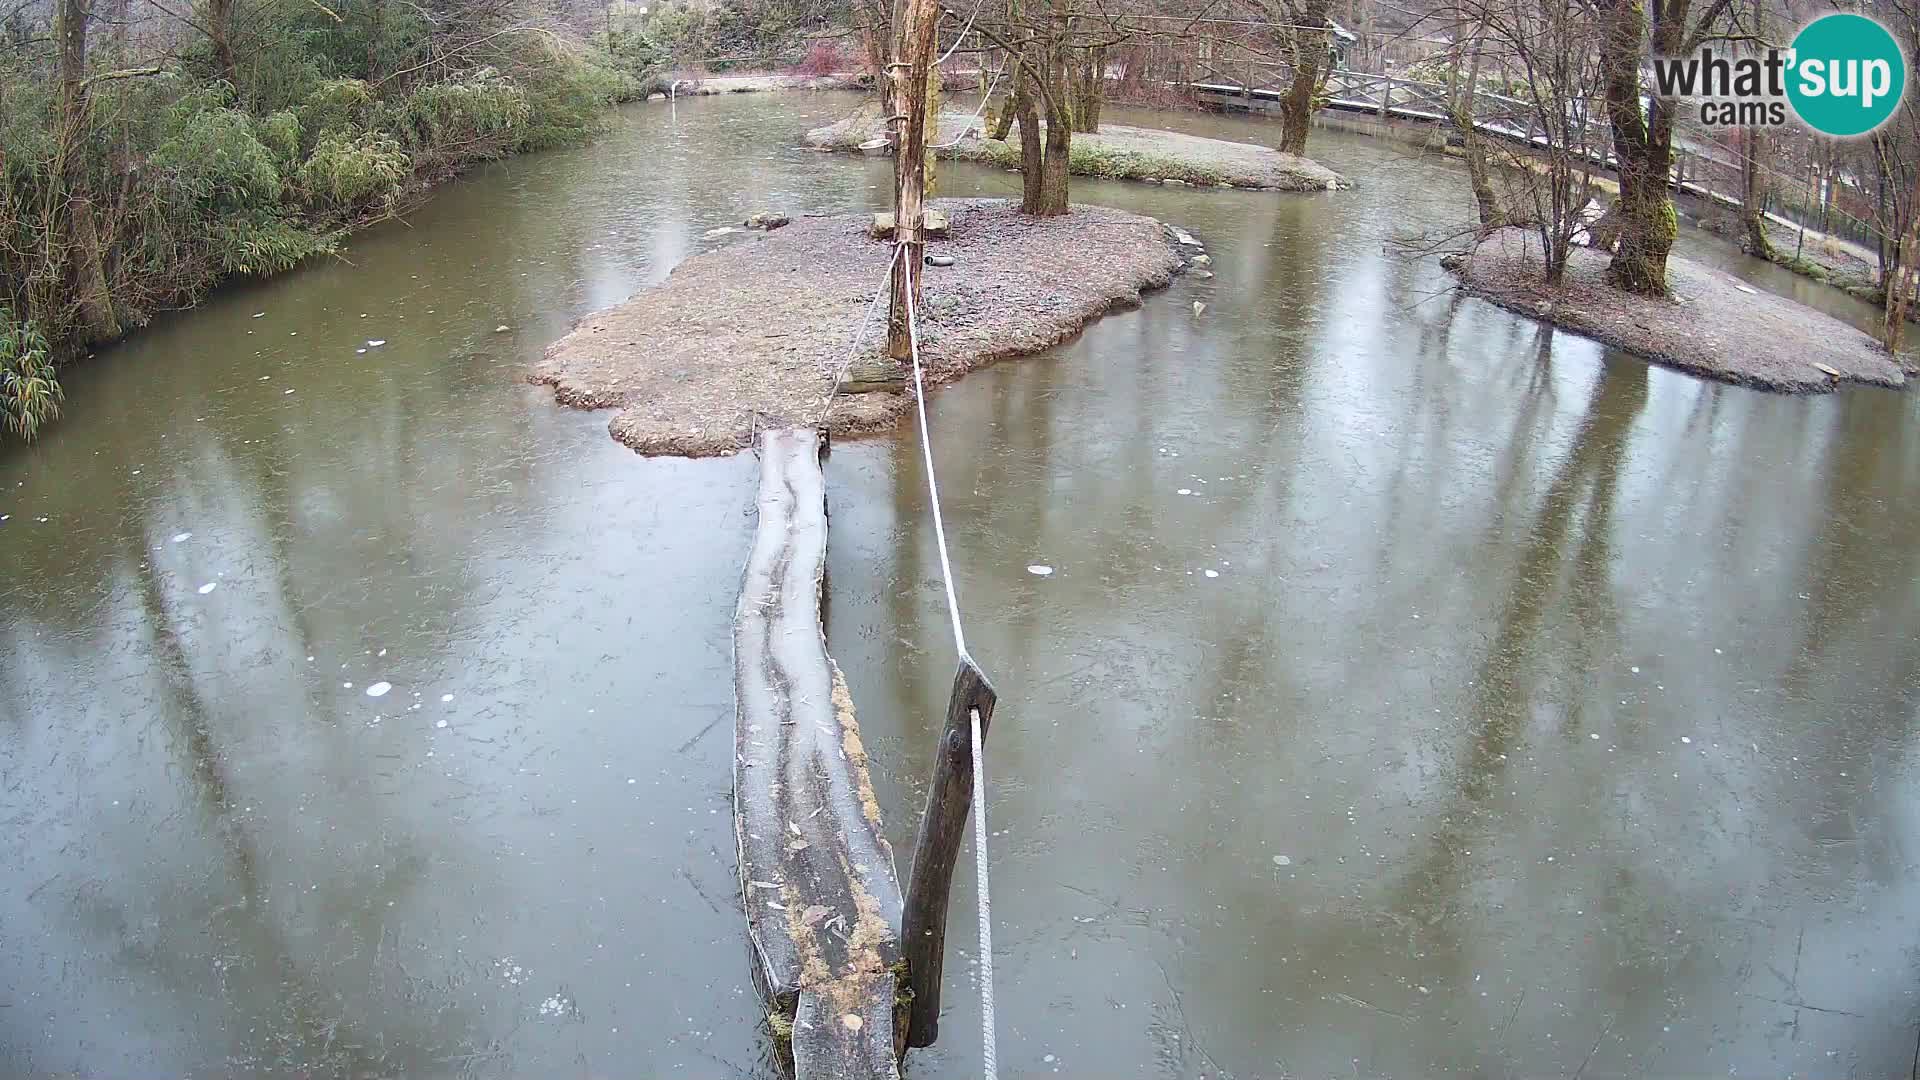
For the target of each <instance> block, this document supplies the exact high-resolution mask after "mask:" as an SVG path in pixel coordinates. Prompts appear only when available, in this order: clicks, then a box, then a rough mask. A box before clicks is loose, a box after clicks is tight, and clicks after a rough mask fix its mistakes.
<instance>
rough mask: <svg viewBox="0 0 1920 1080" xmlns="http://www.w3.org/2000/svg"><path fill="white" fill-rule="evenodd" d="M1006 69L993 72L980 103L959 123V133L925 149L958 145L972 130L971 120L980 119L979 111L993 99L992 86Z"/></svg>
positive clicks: (950, 147)
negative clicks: (947, 140) (971, 113)
mask: <svg viewBox="0 0 1920 1080" xmlns="http://www.w3.org/2000/svg"><path fill="white" fill-rule="evenodd" d="M1006 70H1007V69H1006V68H1000V69H999V70H997V71H995V72H994V73H993V79H992V81H991V82H989V83H987V91H986V93H984V94H981V95H980V104H978V105H975V106H974V107H973V115H972V116H970V117H968V118H967V122H966V123H964V124H962V125H960V134H958V135H955V136H954V137H953V141H951V142H943V143H934V144H933V145H932V146H929V147H927V149H929V150H950V149H952V148H953V147H956V146H959V145H960V142H961V140H962V139H965V138H966V137H967V132H969V131H972V130H973V122H974V121H975V120H978V119H980V114H981V113H983V112H986V111H987V102H988V101H990V100H992V99H993V88H994V87H995V86H998V85H999V84H1000V76H1001V75H1003V74H1005V73H1006Z"/></svg>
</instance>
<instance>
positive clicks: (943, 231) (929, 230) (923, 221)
mask: <svg viewBox="0 0 1920 1080" xmlns="http://www.w3.org/2000/svg"><path fill="white" fill-rule="evenodd" d="M952 228H953V226H952V223H951V222H949V221H948V220H947V215H946V213H945V212H944V211H940V210H923V211H921V212H920V235H921V236H923V237H926V238H928V239H932V240H940V239H944V238H945V237H946V235H947V233H948V232H950V231H951V230H952Z"/></svg>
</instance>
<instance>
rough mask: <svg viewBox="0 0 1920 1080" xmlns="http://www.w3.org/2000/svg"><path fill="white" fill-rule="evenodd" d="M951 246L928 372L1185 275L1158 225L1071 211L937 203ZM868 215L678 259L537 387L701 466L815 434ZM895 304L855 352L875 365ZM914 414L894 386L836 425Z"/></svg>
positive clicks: (1066, 329)
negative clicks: (785, 428) (1034, 213)
mask: <svg viewBox="0 0 1920 1080" xmlns="http://www.w3.org/2000/svg"><path fill="white" fill-rule="evenodd" d="M935 205H937V206H939V207H940V208H942V209H944V210H946V211H947V212H948V214H949V215H950V218H951V220H952V236H951V238H950V239H947V240H942V241H935V242H934V243H932V244H930V245H929V251H931V252H938V253H944V254H949V255H952V256H954V259H955V265H954V266H952V267H946V268H939V267H928V268H927V269H926V276H925V279H924V281H925V287H924V297H925V299H924V305H925V306H924V309H923V310H922V312H921V323H920V327H921V341H922V343H923V353H922V360H923V362H924V364H925V365H926V368H927V375H928V378H929V379H931V380H932V381H933V382H934V383H942V382H947V381H950V380H952V379H955V378H958V377H959V376H960V375H962V374H964V373H965V372H967V371H970V370H972V369H974V368H976V367H979V366H981V365H983V364H987V363H990V362H992V361H994V360H997V359H1001V358H1004V357H1010V356H1020V355H1026V354H1030V353H1034V352H1038V351H1040V350H1042V349H1045V348H1047V347H1049V346H1052V345H1055V344H1058V343H1059V342H1061V341H1063V340H1065V339H1067V338H1068V337H1070V336H1072V335H1073V334H1074V333H1076V332H1077V331H1079V330H1080V328H1081V327H1083V326H1085V325H1086V324H1087V323H1089V322H1091V321H1092V320H1093V319H1095V318H1097V317H1099V316H1100V315H1101V314H1102V313H1104V312H1106V311H1108V310H1111V309H1113V308H1115V307H1120V306H1127V305H1132V304H1137V303H1138V302H1139V300H1140V294H1141V291H1142V290H1145V289H1150V288H1157V287H1159V286H1162V285H1165V284H1166V283H1167V282H1168V281H1170V280H1171V279H1172V278H1173V275H1174V274H1175V273H1176V272H1177V271H1178V270H1179V268H1180V265H1181V259H1180V256H1179V255H1178V254H1177V253H1176V251H1175V250H1174V247H1173V246H1172V242H1171V241H1170V240H1169V239H1168V237H1167V233H1166V229H1165V227H1164V226H1162V225H1161V224H1160V223H1159V222H1157V221H1155V220H1153V219H1152V218H1146V217H1141V216H1139V215H1136V214H1127V213H1122V212H1120V211H1117V210H1107V209H1103V208H1098V207H1080V206H1076V207H1074V209H1073V212H1072V213H1071V214H1069V215H1067V216H1065V217H1059V218H1029V217H1024V216H1022V215H1020V214H1019V213H1018V212H1016V211H1015V210H1014V209H1012V208H1011V207H1010V206H1008V205H1007V204H1006V203H1004V202H1002V201H999V200H941V201H939V202H937V203H936V204H935ZM867 221H868V218H867V215H864V214H858V215H842V216H836V217H819V218H802V219H800V220H798V221H795V222H794V223H793V224H792V225H789V226H788V227H786V228H784V229H780V230H777V231H775V232H773V233H771V234H768V235H765V236H754V237H753V238H751V239H748V240H745V241H741V242H737V243H732V244H729V245H728V246H726V247H723V248H721V249H719V250H717V251H711V252H707V253H705V254H701V255H696V256H694V257H692V258H690V259H688V260H687V261H686V262H684V263H682V264H680V266H678V267H677V268H675V270H674V271H673V273H672V274H671V275H669V276H668V278H667V280H666V281H665V282H664V283H663V284H661V285H659V286H657V287H655V288H651V289H648V290H646V291H644V292H642V293H640V294H639V295H637V296H635V297H633V298H632V299H631V300H628V301H627V302H626V303H624V304H621V305H620V306H618V307H615V308H612V309H610V310H608V311H603V312H601V313H599V314H597V315H594V316H591V317H589V318H588V319H587V320H586V321H585V322H583V323H582V324H581V325H580V326H579V327H577V328H575V329H574V330H573V332H571V333H569V334H568V335H567V336H566V337H564V338H561V339H560V340H559V341H557V342H555V343H554V344H553V345H552V346H550V347H549V348H548V349H547V354H546V357H545V359H544V360H542V361H541V363H540V365H539V366H538V368H537V369H536V370H535V371H534V373H533V376H532V378H533V380H534V381H535V382H539V383H545V384H547V385H550V386H552V387H553V388H554V392H555V396H556V397H557V398H558V399H559V401H560V402H562V403H563V404H567V405H573V406H577V407H580V408H613V409H618V410H620V411H619V413H618V414H617V415H615V416H614V418H613V420H612V422H611V424H610V425H609V427H610V429H611V431H612V432H613V436H614V437H615V438H616V439H619V440H620V441H621V442H623V443H626V444H627V445H629V446H631V447H633V448H634V449H636V450H638V451H640V452H641V453H645V454H677V455H685V456H688V457H705V456H710V455H715V454H727V453H732V452H734V451H736V450H740V449H742V448H744V447H746V446H747V445H749V444H750V442H751V439H752V433H753V431H754V429H755V428H756V427H767V426H775V425H792V424H813V423H816V422H817V421H818V420H819V418H820V417H821V414H822V412H823V409H824V406H825V404H826V402H827V401H828V399H829V397H830V396H831V391H832V388H833V385H834V380H835V377H836V376H837V374H838V373H839V370H840V367H841V365H842V363H843V362H844V361H845V360H846V358H847V353H848V342H849V341H850V339H851V338H852V336H853V332H854V328H855V327H856V326H858V325H859V323H860V320H861V318H862V316H863V315H864V314H865V313H866V309H867V306H868V304H869V302H870V301H871V300H872V299H873V296H874V293H875V292H876V291H877V290H878V289H879V288H880V285H881V282H882V276H883V273H884V271H885V269H886V266H887V261H888V258H889V256H890V254H891V252H892V248H891V246H890V245H889V244H886V243H883V242H881V241H878V240H873V239H871V238H869V237H868V236H867V232H866V226H867ZM885 314H886V313H885V311H884V310H882V311H881V312H880V313H879V314H877V315H876V316H875V317H874V319H873V321H872V323H871V324H870V325H869V327H868V331H867V335H866V338H865V340H864V343H863V346H862V348H861V349H860V354H861V355H862V356H877V355H878V353H879V352H880V347H881V342H882V339H883V338H884V335H885V325H884V324H885ZM911 405H912V399H911V398H910V397H908V396H907V395H906V394H901V393H868V394H856V395H845V396H842V397H840V398H839V399H838V400H837V401H835V403H834V406H833V409H832V413H831V417H830V424H829V427H830V430H832V431H834V432H836V433H842V434H855V433H860V432H867V431H874V430H880V429H885V428H891V427H892V426H893V424H894V423H895V422H896V420H897V418H898V417H899V416H900V415H901V414H902V413H903V412H904V411H905V410H907V409H908V408H910V407H911Z"/></svg>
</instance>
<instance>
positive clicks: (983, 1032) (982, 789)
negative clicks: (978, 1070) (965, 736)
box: [967, 709, 1000, 1080]
mask: <svg viewBox="0 0 1920 1080" xmlns="http://www.w3.org/2000/svg"><path fill="white" fill-rule="evenodd" d="M967 715H969V716H971V717H973V872H974V876H975V877H977V878H979V879H980V1055H981V1058H982V1061H983V1065H982V1068H983V1070H984V1073H985V1076H986V1080H994V1078H995V1077H996V1076H998V1075H999V1072H1000V1064H999V1061H998V1058H999V1050H998V1049H997V1048H996V1046H995V1044H994V1037H993V899H992V897H991V895H990V894H989V893H988V891H987V759H986V755H984V754H982V753H981V752H980V710H979V709H968V710H967Z"/></svg>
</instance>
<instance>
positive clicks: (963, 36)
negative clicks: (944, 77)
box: [933, 0, 987, 68]
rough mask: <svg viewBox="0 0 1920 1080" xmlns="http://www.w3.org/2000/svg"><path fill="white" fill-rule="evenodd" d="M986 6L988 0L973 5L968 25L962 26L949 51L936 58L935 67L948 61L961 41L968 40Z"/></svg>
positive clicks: (968, 17) (948, 48) (948, 47)
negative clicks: (974, 24)
mask: <svg viewBox="0 0 1920 1080" xmlns="http://www.w3.org/2000/svg"><path fill="white" fill-rule="evenodd" d="M986 6H987V0H979V2H978V3H975V4H974V5H973V14H971V15H969V16H967V25H965V26H963V27H961V28H960V34H959V36H958V37H955V38H954V39H953V44H952V45H949V46H947V51H946V52H944V53H941V54H940V59H938V60H935V61H934V62H933V66H934V67H935V68H938V67H939V66H940V65H941V64H944V63H946V62H947V58H948V57H950V56H952V55H953V53H954V50H956V49H958V48H959V47H960V43H961V42H963V41H965V40H967V35H968V34H970V33H972V32H973V20H975V19H977V18H979V17H980V9H981V8H983V7H986Z"/></svg>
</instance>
